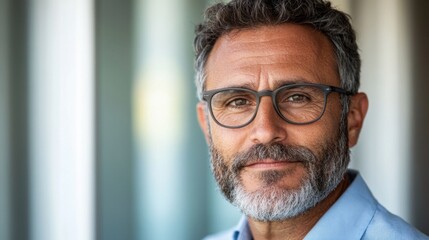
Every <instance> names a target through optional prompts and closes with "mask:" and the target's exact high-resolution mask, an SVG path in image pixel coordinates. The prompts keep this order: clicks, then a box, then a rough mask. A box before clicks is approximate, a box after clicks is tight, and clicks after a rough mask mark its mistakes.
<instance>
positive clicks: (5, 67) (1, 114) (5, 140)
mask: <svg viewBox="0 0 429 240" xmlns="http://www.w3.org/2000/svg"><path fill="white" fill-rule="evenodd" d="M8 38H9V1H8V0H0V213H2V214H0V239H5V240H8V239H10V235H9V234H10V220H11V219H10V211H9V210H10V188H9V184H10V181H9V179H10V175H9V173H10V155H9V140H10V139H9V130H8V129H9V126H10V124H9V77H10V76H9V67H10V65H9V48H10V46H9V39H8Z"/></svg>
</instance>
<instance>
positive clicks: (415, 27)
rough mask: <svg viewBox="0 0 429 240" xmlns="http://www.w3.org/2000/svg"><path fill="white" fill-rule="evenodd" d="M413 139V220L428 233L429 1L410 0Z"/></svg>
mask: <svg viewBox="0 0 429 240" xmlns="http://www.w3.org/2000/svg"><path fill="white" fill-rule="evenodd" d="M411 2H412V4H411V8H410V9H411V12H412V15H411V16H412V34H411V37H412V42H411V46H412V53H413V60H412V73H413V87H412V99H413V109H412V112H413V115H412V119H413V121H412V124H413V139H412V143H411V146H412V148H411V150H412V153H413V154H412V155H413V156H412V166H413V167H412V172H411V176H412V181H413V185H412V188H411V193H412V194H411V202H412V205H411V213H412V216H413V217H412V221H413V223H414V224H415V225H416V226H417V227H418V228H419V229H421V230H422V231H423V232H425V233H426V234H428V235H429V221H428V220H429V207H428V203H429V14H428V13H429V1H427V0H413V1H411Z"/></svg>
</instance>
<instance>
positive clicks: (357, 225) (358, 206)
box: [305, 170, 378, 240]
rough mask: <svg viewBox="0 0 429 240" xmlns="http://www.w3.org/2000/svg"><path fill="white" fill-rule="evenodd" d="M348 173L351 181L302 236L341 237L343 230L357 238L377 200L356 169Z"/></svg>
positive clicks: (365, 226) (364, 227)
mask: <svg viewBox="0 0 429 240" xmlns="http://www.w3.org/2000/svg"><path fill="white" fill-rule="evenodd" d="M348 174H349V176H350V178H351V179H352V183H351V184H350V186H349V187H348V188H347V190H346V191H345V192H344V193H343V194H342V195H341V197H340V198H339V199H338V200H337V201H336V202H335V203H334V205H332V206H331V207H330V208H329V210H328V211H327V212H326V213H325V214H324V215H323V216H322V218H321V219H320V220H319V221H318V222H317V223H316V225H315V226H314V227H313V228H312V229H311V230H310V232H309V233H308V234H307V235H306V237H305V239H306V240H311V239H332V237H337V238H341V237H343V236H345V234H347V236H350V237H351V238H352V239H361V237H362V236H363V234H364V233H365V231H366V229H367V227H368V225H369V223H370V222H371V220H372V218H373V217H374V214H375V212H376V208H377V204H378V203H377V201H376V200H375V198H374V196H373V195H372V194H371V191H370V190H369V188H368V186H367V185H366V183H365V182H364V180H363V179H362V177H361V176H360V174H359V173H358V172H356V171H353V170H349V171H348ZM353 179H354V180H353Z"/></svg>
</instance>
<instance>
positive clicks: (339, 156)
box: [198, 24, 349, 221]
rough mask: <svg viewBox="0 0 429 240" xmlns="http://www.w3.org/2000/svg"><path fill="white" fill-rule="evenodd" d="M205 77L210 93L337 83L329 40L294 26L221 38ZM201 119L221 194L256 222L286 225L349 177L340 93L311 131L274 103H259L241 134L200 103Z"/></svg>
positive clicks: (331, 98) (332, 96) (331, 97)
mask: <svg viewBox="0 0 429 240" xmlns="http://www.w3.org/2000/svg"><path fill="white" fill-rule="evenodd" d="M206 74H207V80H206V85H205V90H214V89H219V88H225V87H245V88H250V89H253V90H256V91H261V90H274V89H276V88H278V87H279V86H282V85H284V84H287V83H296V82H304V83H320V84H326V85H332V86H339V85H340V80H339V76H338V70H337V65H336V62H335V57H334V52H333V48H332V45H331V43H330V42H329V40H328V39H327V38H326V37H325V36H324V35H323V34H321V33H320V32H318V31H315V30H314V29H312V28H310V27H306V26H300V25H293V24H284V25H279V26H270V27H259V28H254V29H248V30H241V31H235V32H232V33H230V34H228V35H225V36H222V37H221V38H219V39H218V41H217V42H216V44H215V46H214V48H213V50H212V51H211V53H210V56H209V59H208V62H207V64H206ZM198 114H199V119H200V123H201V126H202V128H203V130H204V132H205V134H206V137H207V139H208V142H209V144H210V149H211V154H212V167H213V172H214V175H215V178H216V180H217V182H218V184H219V186H220V188H221V190H222V191H223V193H224V194H225V196H226V197H227V198H228V199H229V200H230V201H231V202H232V203H233V204H234V205H237V206H238V207H240V208H241V209H242V210H243V211H244V212H245V213H246V214H247V215H250V216H251V217H253V218H255V219H257V220H261V221H272V220H282V219H286V218H290V217H293V216H296V215H298V214H300V213H302V212H304V211H306V210H307V209H309V208H310V207H312V206H314V205H315V204H316V203H317V202H319V201H320V200H322V199H323V198H325V197H326V195H327V194H329V192H331V191H332V190H333V189H334V188H335V186H337V185H338V183H339V182H340V181H341V179H342V177H343V174H344V173H345V171H346V168H347V164H348V160H349V154H348V146H347V145H348V139H347V137H348V136H347V118H345V116H343V118H341V116H342V115H341V102H340V97H339V95H338V94H336V93H333V94H330V95H329V97H328V101H327V106H326V111H325V113H324V115H323V117H322V118H321V119H320V120H319V121H317V122H315V123H312V124H308V125H292V124H289V123H287V122H285V121H284V120H282V119H281V118H280V116H278V115H277V113H276V111H275V109H274V107H273V104H272V99H271V98H270V97H262V99H261V102H260V106H259V110H258V113H257V116H256V118H255V119H254V120H253V121H252V122H251V123H250V124H249V125H247V126H245V127H242V128H238V129H229V128H224V127H221V126H219V125H217V124H216V123H215V122H214V121H213V119H212V118H211V117H209V116H208V114H207V109H206V106H205V105H204V104H203V103H200V104H199V106H198ZM341 124H342V126H343V127H342V131H340V126H341ZM278 212H283V213H278Z"/></svg>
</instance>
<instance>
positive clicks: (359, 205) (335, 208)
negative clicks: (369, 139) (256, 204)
mask: <svg viewBox="0 0 429 240" xmlns="http://www.w3.org/2000/svg"><path fill="white" fill-rule="evenodd" d="M347 174H348V175H349V177H350V180H351V184H350V186H349V187H348V188H347V190H346V191H345V192H344V193H343V194H342V195H341V197H340V198H339V199H338V200H337V201H336V202H335V203H334V205H332V206H331V207H330V208H329V210H328V211H327V212H326V213H325V214H324V215H323V216H322V218H321V219H320V220H319V221H318V222H317V223H316V225H315V226H314V227H313V228H312V229H311V230H310V232H309V233H308V234H307V235H306V237H305V238H304V239H306V240H312V239H332V237H334V236H337V237H341V236H345V234H347V236H353V237H355V238H356V239H360V238H361V237H362V235H363V234H364V233H365V230H366V229H367V227H368V225H369V223H370V221H371V219H372V218H373V216H374V214H375V211H376V207H377V201H376V200H375V198H374V197H373V195H372V194H371V192H370V190H369V188H368V186H367V185H366V183H365V182H364V180H363V179H362V177H361V176H360V174H359V173H358V172H357V171H354V170H349V171H348V172H347ZM232 239H234V240H251V239H253V238H252V234H251V232H250V228H249V224H248V222H247V219H246V216H243V217H242V218H241V219H240V222H239V223H238V225H237V226H236V227H235V230H234V231H233V238H232Z"/></svg>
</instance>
